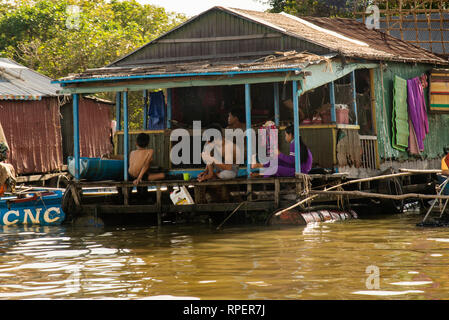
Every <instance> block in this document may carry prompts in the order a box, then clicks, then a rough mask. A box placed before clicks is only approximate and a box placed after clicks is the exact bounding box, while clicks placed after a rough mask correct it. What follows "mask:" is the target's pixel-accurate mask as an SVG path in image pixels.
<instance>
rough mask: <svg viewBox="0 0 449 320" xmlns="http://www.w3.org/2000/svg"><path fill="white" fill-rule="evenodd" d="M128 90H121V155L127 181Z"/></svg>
mask: <svg viewBox="0 0 449 320" xmlns="http://www.w3.org/2000/svg"><path fill="white" fill-rule="evenodd" d="M128 127H129V126H128V92H127V91H125V92H123V130H124V132H123V156H124V168H123V170H124V171H123V176H124V179H125V181H128V166H129V146H128V144H129V133H128V129H129V128H128Z"/></svg>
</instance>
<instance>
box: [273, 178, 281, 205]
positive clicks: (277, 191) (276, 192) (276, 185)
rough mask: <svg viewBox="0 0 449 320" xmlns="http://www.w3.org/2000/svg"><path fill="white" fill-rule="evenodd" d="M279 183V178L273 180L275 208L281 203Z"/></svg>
mask: <svg viewBox="0 0 449 320" xmlns="http://www.w3.org/2000/svg"><path fill="white" fill-rule="evenodd" d="M280 194H281V183H280V182H279V179H275V180H274V206H275V208H276V209H278V208H279V205H280V203H281V201H280V198H281V195H280Z"/></svg>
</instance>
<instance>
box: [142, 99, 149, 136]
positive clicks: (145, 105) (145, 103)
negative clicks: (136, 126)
mask: <svg viewBox="0 0 449 320" xmlns="http://www.w3.org/2000/svg"><path fill="white" fill-rule="evenodd" d="M147 121H148V90H143V125H142V127H143V128H142V129H143V130H147V129H148V122H147Z"/></svg>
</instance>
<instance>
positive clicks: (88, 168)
mask: <svg viewBox="0 0 449 320" xmlns="http://www.w3.org/2000/svg"><path fill="white" fill-rule="evenodd" d="M123 166H124V161H123V160H112V159H102V158H87V157H81V159H80V179H83V180H87V181H103V180H117V181H122V180H123ZM68 169H69V172H70V174H71V175H72V176H75V160H74V158H73V157H68Z"/></svg>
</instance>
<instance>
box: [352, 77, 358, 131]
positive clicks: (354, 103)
mask: <svg viewBox="0 0 449 320" xmlns="http://www.w3.org/2000/svg"><path fill="white" fill-rule="evenodd" d="M351 85H352V99H353V100H352V106H353V109H354V114H355V124H356V125H358V124H359V117H358V115H357V91H356V87H355V71H352V72H351Z"/></svg>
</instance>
